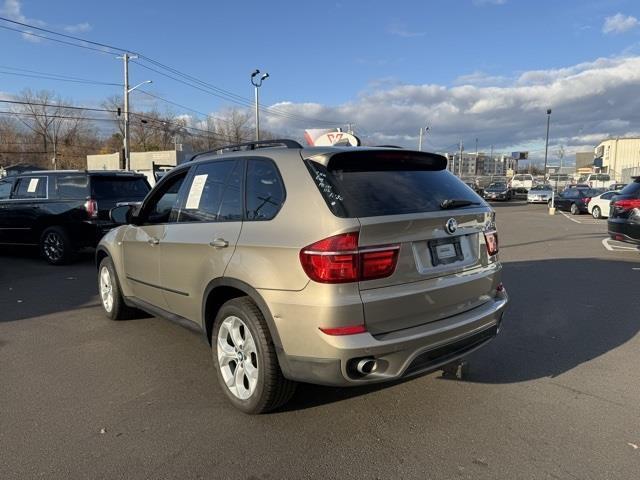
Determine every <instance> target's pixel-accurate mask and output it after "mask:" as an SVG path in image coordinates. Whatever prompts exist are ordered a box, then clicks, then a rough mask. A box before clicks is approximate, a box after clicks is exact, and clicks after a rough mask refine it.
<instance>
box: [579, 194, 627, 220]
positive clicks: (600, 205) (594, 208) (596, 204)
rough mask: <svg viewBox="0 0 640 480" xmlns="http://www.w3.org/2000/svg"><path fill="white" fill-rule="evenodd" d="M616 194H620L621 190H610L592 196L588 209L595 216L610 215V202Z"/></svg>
mask: <svg viewBox="0 0 640 480" xmlns="http://www.w3.org/2000/svg"><path fill="white" fill-rule="evenodd" d="M616 195H620V192H619V191H614V190H609V191H608V192H604V193H601V194H600V195H597V196H595V197H591V201H590V202H589V203H588V204H587V210H588V211H589V213H590V214H591V215H592V216H593V218H604V217H608V216H609V203H611V199H612V198H613V197H615V196H616Z"/></svg>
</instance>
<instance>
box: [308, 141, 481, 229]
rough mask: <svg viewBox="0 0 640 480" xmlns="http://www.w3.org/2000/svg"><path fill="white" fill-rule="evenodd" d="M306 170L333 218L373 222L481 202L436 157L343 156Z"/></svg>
mask: <svg viewBox="0 0 640 480" xmlns="http://www.w3.org/2000/svg"><path fill="white" fill-rule="evenodd" d="M307 166H308V168H309V171H310V172H311V175H312V176H313V178H314V180H315V182H316V185H317V186H318V189H319V190H320V192H321V193H322V195H323V197H324V198H325V201H326V202H327V205H328V206H329V208H330V209H331V211H332V212H333V213H334V214H335V215H336V216H338V217H346V218H354V217H374V216H381V215H402V214H407V213H419V212H433V211H440V209H441V208H440V204H441V203H442V201H443V200H447V199H456V200H469V201H471V202H474V203H482V199H481V198H480V197H479V196H478V195H477V194H476V193H475V192H474V191H473V190H471V189H470V188H469V187H468V186H466V185H465V184H464V183H463V182H462V181H461V180H459V179H458V178H457V177H455V176H454V175H453V174H452V173H451V172H449V171H447V170H444V168H445V167H446V160H445V159H444V158H442V157H440V156H437V155H429V154H415V153H407V152H375V151H364V152H348V153H339V154H336V155H334V156H333V157H332V158H331V159H330V161H329V163H328V165H327V166H326V167H325V166H324V165H322V164H320V163H317V162H314V161H312V160H307Z"/></svg>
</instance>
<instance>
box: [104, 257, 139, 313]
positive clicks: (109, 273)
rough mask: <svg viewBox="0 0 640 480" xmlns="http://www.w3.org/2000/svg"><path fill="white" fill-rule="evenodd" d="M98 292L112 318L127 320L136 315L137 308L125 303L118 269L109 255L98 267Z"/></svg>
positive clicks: (105, 310)
mask: <svg viewBox="0 0 640 480" xmlns="http://www.w3.org/2000/svg"><path fill="white" fill-rule="evenodd" d="M98 294H99V295H100V302H101V304H102V309H103V310H104V313H105V314H106V315H107V317H109V318H110V319H111V320H127V319H129V318H132V317H133V316H134V313H135V312H136V310H135V309H133V308H131V307H128V306H127V305H126V304H125V303H124V298H123V297H122V291H121V290H120V283H119V282H118V276H117V274H116V269H115V267H114V266H113V262H112V261H111V258H109V257H105V258H103V259H102V261H101V262H100V266H99V267H98Z"/></svg>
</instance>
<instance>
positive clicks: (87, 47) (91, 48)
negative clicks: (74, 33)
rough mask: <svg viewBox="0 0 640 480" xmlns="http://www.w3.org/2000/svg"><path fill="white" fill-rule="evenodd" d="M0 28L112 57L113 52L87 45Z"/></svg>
mask: <svg viewBox="0 0 640 480" xmlns="http://www.w3.org/2000/svg"><path fill="white" fill-rule="evenodd" d="M0 20H4V18H1V17H0ZM0 28H4V29H5V30H12V31H14V32H18V33H22V34H23V35H29V36H31V37H37V38H44V39H45V40H51V41H52V42H58V43H62V44H63V45H69V46H71V47H78V48H85V49H87V50H93V51H94V52H100V53H105V54H107V55H113V52H107V51H105V50H101V49H99V48H93V47H89V46H87V45H79V44H77V43H72V42H66V41H64V40H60V39H58V38H51V37H47V36H45V35H38V34H37V33H33V32H28V31H26V30H20V29H19V28H11V27H7V26H6V25H0Z"/></svg>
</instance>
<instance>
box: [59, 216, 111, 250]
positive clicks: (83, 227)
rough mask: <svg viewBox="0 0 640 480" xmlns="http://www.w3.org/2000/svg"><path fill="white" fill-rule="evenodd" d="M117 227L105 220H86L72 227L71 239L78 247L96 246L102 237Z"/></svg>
mask: <svg viewBox="0 0 640 480" xmlns="http://www.w3.org/2000/svg"><path fill="white" fill-rule="evenodd" d="M114 227H116V225H115V224H114V223H111V222H105V221H103V220H85V221H83V222H80V223H77V224H74V225H73V226H72V227H70V232H69V233H70V235H71V241H72V242H73V243H74V245H75V246H76V247H95V246H96V245H98V243H99V242H100V240H101V239H102V237H103V236H104V235H105V234H106V233H107V232H108V231H109V230H111V229H113V228H114Z"/></svg>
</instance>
